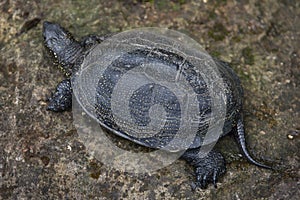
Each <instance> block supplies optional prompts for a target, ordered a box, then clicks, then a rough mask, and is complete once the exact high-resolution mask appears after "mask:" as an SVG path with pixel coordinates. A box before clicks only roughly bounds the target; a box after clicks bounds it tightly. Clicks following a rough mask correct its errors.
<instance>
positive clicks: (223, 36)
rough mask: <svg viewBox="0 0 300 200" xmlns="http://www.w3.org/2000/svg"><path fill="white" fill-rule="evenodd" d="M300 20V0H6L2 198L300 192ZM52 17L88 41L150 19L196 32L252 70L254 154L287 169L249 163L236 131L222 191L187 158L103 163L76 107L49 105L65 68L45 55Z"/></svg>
mask: <svg viewBox="0 0 300 200" xmlns="http://www.w3.org/2000/svg"><path fill="white" fill-rule="evenodd" d="M299 16H300V4H299V1H297V0H285V1H271V0H269V1H267V0H266V1H258V0H257V1H252V0H243V1H224V0H216V1H210V0H203V1H200V0H199V1H184V0H180V1H175V0H173V1H139V0H132V1H129V0H125V1H117V0H111V1H106V0H102V1H96V0H92V1H71V0H63V1H61V0H60V1H58V0H50V1H45V0H34V1H21V0H2V1H0V98H1V100H0V107H1V112H0V120H1V124H0V199H75V198H77V199H161V198H164V199H178V198H187V199H296V198H297V197H298V198H299V196H300V193H299V191H300V190H299V185H300V181H299V178H300V174H299V171H300V170H299V150H300V149H299V147H300V143H299V135H300V116H299V113H300V90H299V85H300V78H299V77H300V48H299V46H300V40H299V38H300V19H299ZM44 20H49V21H57V22H59V23H61V24H62V25H64V26H65V27H67V28H68V29H70V31H71V32H72V33H74V34H75V35H76V36H84V35H85V34H89V33H98V34H106V33H109V32H118V31H122V30H127V29H131V28H134V27H146V26H159V27H168V28H172V29H175V30H180V31H182V32H184V33H187V34H189V35H191V36H192V37H193V38H195V39H196V40H197V41H199V42H200V43H201V44H202V45H203V46H204V47H205V48H206V49H207V50H208V52H210V53H211V54H212V55H215V56H217V57H219V58H221V59H224V60H226V61H228V62H230V63H231V64H232V66H233V68H234V70H235V71H236V72H237V73H238V75H239V76H240V77H241V81H242V83H243V86H244V89H245V104H244V107H245V121H246V125H245V126H246V131H247V139H248V144H249V146H250V150H251V152H253V154H254V156H255V157H256V158H258V159H261V160H266V161H268V162H271V163H274V165H276V166H278V167H277V170H275V171H268V170H264V169H261V168H257V167H255V166H253V165H251V164H248V163H247V162H246V161H245V159H243V158H242V157H241V156H240V154H239V151H238V149H237V147H236V145H235V143H234V142H233V140H232V138H230V137H226V138H224V140H222V141H221V145H219V146H220V148H221V149H223V150H224V151H225V156H226V159H227V161H228V167H227V168H228V171H227V173H226V175H225V176H224V177H223V178H222V179H221V180H220V182H219V183H218V189H214V188H213V187H212V186H210V187H209V188H208V189H207V190H200V189H197V190H196V191H192V190H191V187H190V180H191V179H192V171H191V168H190V167H189V166H188V165H187V164H185V163H184V162H183V161H177V162H175V163H174V164H172V165H171V166H168V167H166V168H163V169H161V170H159V171H157V172H155V173H153V174H141V175H132V174H127V173H123V172H119V171H117V170H114V169H111V168H109V167H107V166H105V165H103V164H101V162H99V161H97V160H95V159H93V157H92V156H91V155H90V154H89V153H88V152H87V151H86V150H85V146H84V145H83V144H82V143H81V141H80V140H79V139H78V137H77V136H78V135H77V133H76V129H75V128H74V127H73V125H72V113H71V112H65V113H62V114H61V113H52V112H47V111H46V110H45V108H46V104H47V98H48V97H49V95H50V94H51V91H53V89H54V88H55V86H56V84H57V83H58V82H59V81H60V80H62V79H63V75H62V74H61V72H60V71H59V70H58V69H57V68H55V67H53V65H52V64H51V61H50V60H49V59H47V54H45V51H44V48H43V43H42V40H43V38H42V35H41V32H42V30H41V28H42V21H44Z"/></svg>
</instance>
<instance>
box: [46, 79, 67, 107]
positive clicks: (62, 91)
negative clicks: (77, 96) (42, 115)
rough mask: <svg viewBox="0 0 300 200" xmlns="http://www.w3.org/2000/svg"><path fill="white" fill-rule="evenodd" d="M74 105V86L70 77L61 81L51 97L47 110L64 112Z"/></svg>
mask: <svg viewBox="0 0 300 200" xmlns="http://www.w3.org/2000/svg"><path fill="white" fill-rule="evenodd" d="M71 107H72V87H71V82H70V79H66V80H63V81H61V82H60V83H59V84H58V85H57V87H56V91H55V92H54V94H53V95H52V97H51V98H50V99H49V104H48V107H47V110H51V111H54V112H62V111H66V110H68V109H70V108H71Z"/></svg>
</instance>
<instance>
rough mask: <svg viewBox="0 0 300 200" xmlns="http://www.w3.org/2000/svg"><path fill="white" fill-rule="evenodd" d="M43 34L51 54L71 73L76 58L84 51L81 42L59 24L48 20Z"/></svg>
mask: <svg viewBox="0 0 300 200" xmlns="http://www.w3.org/2000/svg"><path fill="white" fill-rule="evenodd" d="M43 36H44V43H45V47H46V48H47V49H48V50H49V52H50V54H52V55H53V56H54V58H55V59H56V61H57V63H58V64H59V65H61V67H62V68H63V69H64V71H65V72H66V73H67V74H71V72H72V67H73V65H74V64H75V62H76V59H77V58H78V57H79V56H80V55H81V54H82V52H83V48H82V47H81V45H80V43H79V42H77V41H76V40H75V39H74V38H73V36H72V35H71V34H70V33H69V32H68V31H67V30H66V29H64V28H63V27H61V26H60V25H59V24H56V23H51V22H47V21H45V22H44V24H43Z"/></svg>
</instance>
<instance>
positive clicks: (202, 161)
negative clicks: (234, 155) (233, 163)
mask: <svg viewBox="0 0 300 200" xmlns="http://www.w3.org/2000/svg"><path fill="white" fill-rule="evenodd" d="M181 158H182V159H184V160H186V161H187V162H188V163H189V164H190V165H192V166H193V167H194V168H195V174H196V182H195V185H196V187H200V188H202V189H205V188H207V186H208V184H210V183H212V184H213V185H214V186H215V188H216V187H217V181H218V179H219V177H220V176H222V175H223V174H224V173H225V172H226V165H225V159H224V157H223V156H222V154H221V153H219V152H217V151H215V150H211V151H210V152H209V153H208V154H207V155H205V157H203V156H202V154H201V152H200V148H197V149H188V150H187V151H186V152H185V153H184V154H183V155H182V156H181Z"/></svg>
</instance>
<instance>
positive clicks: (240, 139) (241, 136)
mask: <svg viewBox="0 0 300 200" xmlns="http://www.w3.org/2000/svg"><path fill="white" fill-rule="evenodd" d="M234 134H235V138H236V140H237V143H238V145H239V147H240V149H241V151H242V153H243V154H244V156H245V157H246V159H247V160H248V161H249V162H250V163H252V164H254V165H256V166H259V167H263V168H265V169H272V167H270V166H268V165H265V164H262V163H259V162H258V161H256V160H255V159H254V158H252V156H251V155H250V153H249V151H248V149H247V146H246V140H245V129H244V123H243V118H242V116H241V117H240V118H239V119H238V123H237V127H236V131H234Z"/></svg>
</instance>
